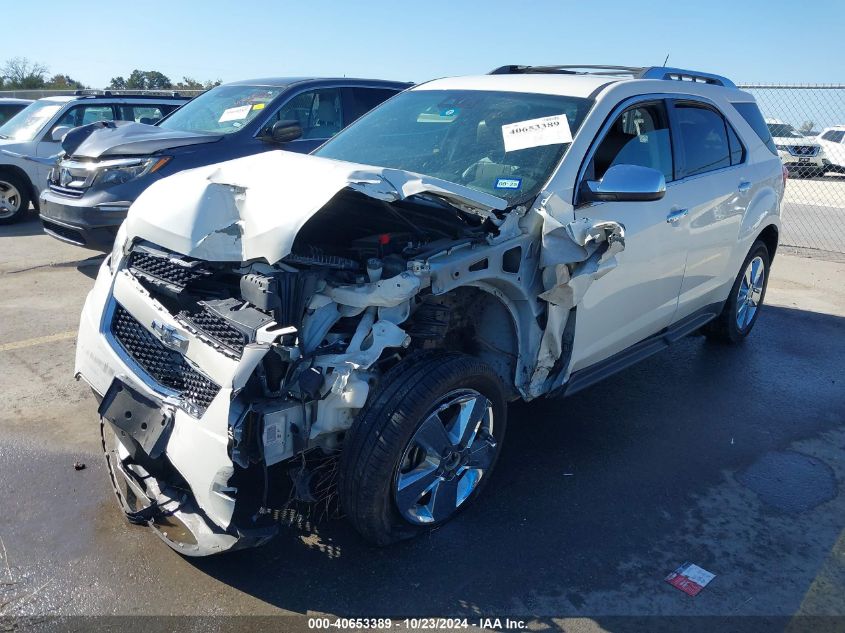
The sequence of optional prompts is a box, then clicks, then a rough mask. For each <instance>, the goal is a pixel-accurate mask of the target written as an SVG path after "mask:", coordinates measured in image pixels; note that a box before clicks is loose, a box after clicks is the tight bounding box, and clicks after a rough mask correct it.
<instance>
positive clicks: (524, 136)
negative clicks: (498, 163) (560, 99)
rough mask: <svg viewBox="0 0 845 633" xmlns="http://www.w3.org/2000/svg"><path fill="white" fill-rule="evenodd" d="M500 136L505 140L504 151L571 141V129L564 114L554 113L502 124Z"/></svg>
mask: <svg viewBox="0 0 845 633" xmlns="http://www.w3.org/2000/svg"><path fill="white" fill-rule="evenodd" d="M502 138H503V139H504V140H505V151H506V152H513V151H515V150H518V149H526V148H529V147H539V146H540V145H556V144H558V143H571V142H572V130H570V129H569V121H568V120H567V119H566V115H565V114H556V115H554V116H547V117H543V118H542V119H529V120H528V121H518V122H517V123H509V124H508V125H503V126H502Z"/></svg>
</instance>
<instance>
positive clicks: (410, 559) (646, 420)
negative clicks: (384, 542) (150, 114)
mask: <svg viewBox="0 0 845 633" xmlns="http://www.w3.org/2000/svg"><path fill="white" fill-rule="evenodd" d="M92 257H93V259H92ZM98 261H99V258H97V257H96V254H95V253H92V252H91V251H86V250H84V249H80V248H76V247H73V246H68V245H64V244H61V243H59V242H57V241H56V240H54V239H52V238H50V237H48V236H46V235H43V234H41V233H40V229H39V225H38V223H37V221H35V220H33V221H28V222H25V223H23V224H20V225H16V226H14V227H0V389H1V390H2V391H0V394H2V395H0V537H2V546H3V547H4V548H5V549H4V550H2V551H0V554H2V555H3V556H2V558H3V560H0V615H3V614H5V615H12V616H19V615H35V616H40V615H46V614H62V615H92V614H93V615H137V614H148V615H149V614H153V615H155V614H158V615H183V614H188V615H206V616H209V615H210V616H217V615H243V614H253V615H276V614H300V615H302V614H305V615H314V614H333V615H343V616H360V617H377V616H388V615H389V616H394V617H397V616H411V615H414V616H421V615H432V616H434V615H437V616H447V615H451V616H462V617H469V618H472V619H473V620H477V619H478V618H480V617H501V618H504V617H505V616H508V615H512V616H514V617H516V616H521V617H525V616H528V620H527V621H528V622H530V623H531V625H532V628H533V629H534V630H543V629H560V628H566V629H567V630H620V627H618V626H617V624H618V622H619V620H618V617H619V616H625V617H630V616H646V615H680V616H689V615H701V616H704V615H707V616H742V615H751V616H783V617H786V618H789V617H792V616H794V615H796V614H803V615H839V616H845V495H843V494H842V491H843V488H844V487H845V389H843V384H845V288H843V284H842V279H843V275H845V264H837V263H834V262H826V261H814V260H810V259H802V258H797V257H793V256H786V255H784V256H778V258H777V259H776V260H775V264H774V269H773V274H772V278H771V282H770V284H769V290H768V296H767V303H768V305H766V306H765V307H764V309H763V311H762V313H761V316H760V319H759V322H758V324H757V327H756V329H755V331H754V333H753V335H752V336H751V337H750V339H749V340H748V341H746V343H745V344H743V345H740V346H737V347H729V346H724V345H718V344H714V343H710V342H708V341H706V340H705V339H704V338H701V337H690V338H687V339H684V340H682V341H680V342H679V343H678V344H676V345H675V346H674V347H673V348H672V349H670V350H668V351H666V352H663V353H661V354H659V355H657V356H654V357H652V358H650V359H648V360H646V361H645V362H643V363H641V364H640V365H638V366H636V367H633V368H631V369H629V370H627V371H625V372H623V373H621V374H618V375H616V376H614V377H612V378H610V379H608V380H607V381H605V382H603V383H601V384H598V385H596V386H594V387H592V388H590V389H588V390H585V391H583V392H581V393H579V394H577V395H576V396H573V397H572V398H569V399H566V400H548V401H538V402H535V403H529V404H516V405H513V406H511V407H510V410H509V416H510V423H509V437H508V438H507V440H506V442H505V446H504V448H503V454H502V457H501V461H500V463H499V466H498V467H497V471H496V472H495V473H494V475H493V479H492V480H491V482H490V485H489V487H488V488H487V490H486V491H485V494H484V496H483V497H482V498H481V499H480V500H479V502H478V503H477V504H476V505H475V506H473V507H471V508H469V509H468V510H467V511H466V512H464V513H463V514H462V515H461V516H460V517H459V518H458V519H457V520H455V521H453V522H452V523H450V524H448V525H446V526H444V527H442V528H440V529H438V530H436V531H435V532H433V533H431V534H430V535H428V536H425V537H423V538H420V539H417V540H415V541H412V542H408V543H403V544H400V545H398V546H393V547H390V548H387V549H377V548H373V547H370V546H368V545H366V544H365V543H363V542H362V541H361V540H360V539H359V538H358V537H357V535H356V534H355V533H354V532H353V530H352V529H351V528H350V527H349V525H347V524H346V523H345V522H344V521H343V520H342V519H339V520H324V521H321V522H318V523H317V524H316V525H306V526H303V527H302V528H300V529H296V530H294V529H291V530H288V531H286V532H285V533H283V534H282V535H281V536H280V537H279V538H277V539H276V540H275V541H273V542H272V543H271V544H270V545H268V546H266V547H264V548H262V549H258V550H248V551H243V552H236V553H232V554H228V555H224V556H220V557H216V558H208V559H194V560H191V559H185V558H181V557H180V556H179V555H177V554H175V553H174V552H172V551H170V550H169V549H168V548H167V547H166V546H165V545H164V544H162V543H161V542H160V541H159V540H158V539H157V538H156V537H155V536H154V534H153V533H152V532H151V531H150V530H148V529H145V528H142V527H136V526H131V525H129V524H128V523H127V522H126V521H125V520H124V519H123V517H122V515H121V514H120V512H119V511H118V509H117V507H116V504H115V501H114V499H113V497H112V493H111V489H110V487H109V484H108V481H107V475H106V472H105V467H104V464H103V460H102V457H101V454H100V448H99V436H98V422H97V416H96V404H95V401H94V399H93V397H92V396H91V395H90V393H89V392H88V390H87V388H86V387H85V386H84V385H83V384H82V383H77V382H75V381H74V379H73V375H72V374H73V354H74V344H75V342H74V333H75V328H76V323H77V319H78V315H79V312H80V309H81V306H82V303H83V301H84V297H85V294H86V293H87V291H88V290H89V289H90V287H91V286H92V284H93V277H94V275H95V274H96V271H97V263H98ZM76 462H79V464H84V465H85V467H84V469H81V470H77V469H76V468H75V467H74V464H75V463H76ZM686 561H689V562H692V563H696V564H698V565H700V566H701V567H703V568H704V569H706V570H708V571H710V572H712V573H714V574H716V576H715V579H714V580H713V581H712V582H711V583H710V584H709V585H708V586H707V587H705V589H704V590H703V591H702V592H701V593H700V594H699V595H698V596H696V597H690V596H688V595H686V594H684V593H682V592H681V591H679V590H677V589H675V588H674V587H672V586H670V585H669V584H667V583H666V582H665V581H664V578H665V577H666V575H667V574H668V573H669V572H671V571H672V570H673V569H675V568H676V567H678V566H679V565H680V564H682V563H684V562H686ZM7 566H8V567H7ZM81 630H84V628H83V629H81Z"/></svg>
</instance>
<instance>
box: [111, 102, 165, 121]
mask: <svg viewBox="0 0 845 633" xmlns="http://www.w3.org/2000/svg"><path fill="white" fill-rule="evenodd" d="M118 108H120V118H121V119H122V120H123V121H135V123H146V124H147V125H152V124H153V123H158V122H159V121H161V119H162V118H163V117H164V115H165V114H166V113H165V112H164V111H163V109H162V108H160V107H159V106H151V105H150V106H148V105H120V106H118Z"/></svg>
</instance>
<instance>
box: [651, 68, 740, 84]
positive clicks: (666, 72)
mask: <svg viewBox="0 0 845 633" xmlns="http://www.w3.org/2000/svg"><path fill="white" fill-rule="evenodd" d="M639 79H670V80H675V81H695V82H699V83H705V84H713V85H714V86H724V87H725V88H736V84H734V82H732V81H731V80H730V79H728V78H727V77H722V76H721V75H714V74H712V73H702V72H699V71H697V70H684V69H683V68H667V67H666V66H652V67H651V68H644V69H643V71H642V73H640V76H639Z"/></svg>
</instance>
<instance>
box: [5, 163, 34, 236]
mask: <svg viewBox="0 0 845 633" xmlns="http://www.w3.org/2000/svg"><path fill="white" fill-rule="evenodd" d="M11 188H14V190H15V191H17V195H16V196H15V199H16V202H17V204H16V205H13V206H14V208H11V209H8V208H6V205H5V204H4V203H3V202H0V224H14V223H15V222H19V221H20V220H21V219H23V217H24V216H25V215H26V212H27V211H28V210H29V203H30V187H29V182H28V181H27V179H26V178H22V177H21V176H19V175H18V174H16V173H14V172H9V171H0V196H4V194H6V193H7V192H9V191H11Z"/></svg>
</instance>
